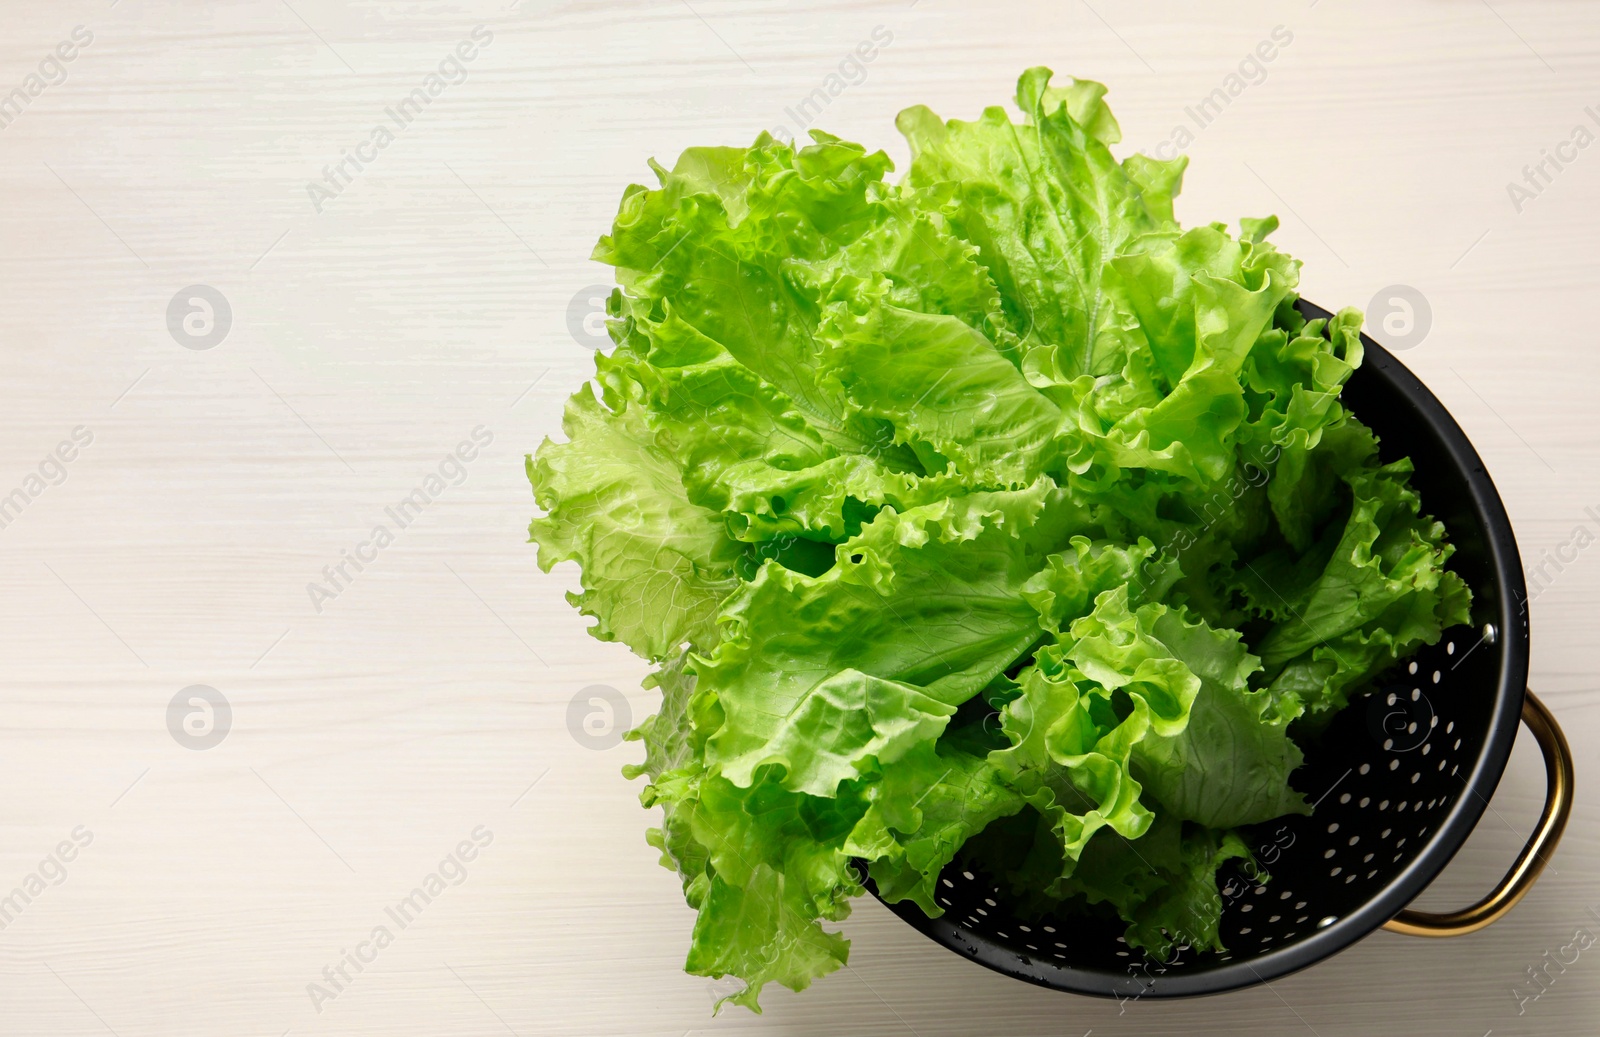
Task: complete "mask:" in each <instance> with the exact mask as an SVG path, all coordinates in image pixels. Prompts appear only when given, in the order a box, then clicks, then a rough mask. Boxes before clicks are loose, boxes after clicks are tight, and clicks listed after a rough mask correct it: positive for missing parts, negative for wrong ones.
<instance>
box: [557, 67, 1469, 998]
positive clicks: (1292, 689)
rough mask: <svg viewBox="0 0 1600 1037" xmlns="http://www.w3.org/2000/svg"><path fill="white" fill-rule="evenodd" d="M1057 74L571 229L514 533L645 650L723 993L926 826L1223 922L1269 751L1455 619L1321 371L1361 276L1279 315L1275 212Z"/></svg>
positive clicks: (1288, 759) (1192, 928)
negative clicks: (1214, 212)
mask: <svg viewBox="0 0 1600 1037" xmlns="http://www.w3.org/2000/svg"><path fill="white" fill-rule="evenodd" d="M1050 79H1051V77H1050V73H1049V72H1048V71H1047V70H1044V69H1032V70H1029V71H1028V72H1026V73H1024V74H1023V76H1022V78H1021V81H1020V82H1019V84H1018V90H1017V102H1018V105H1019V107H1020V108H1021V110H1022V115H1023V117H1022V119H1021V121H1020V122H1019V121H1013V119H1012V118H1011V117H1009V116H1008V115H1007V114H1006V113H1005V112H1004V111H1003V110H1001V109H999V108H990V109H986V110H985V111H984V112H983V114H982V115H981V117H980V118H979V119H977V120H976V121H973V122H962V121H949V122H946V121H942V120H940V119H939V118H938V117H936V116H935V115H933V113H931V112H929V111H928V110H927V109H926V108H920V107H919V108H912V109H909V110H907V111H906V112H903V113H902V114H901V116H900V118H899V122H898V125H899V127H900V129H901V131H902V132H903V133H904V134H905V136H906V137H907V139H908V140H909V141H910V144H911V153H912V158H911V164H910V168H909V170H908V171H907V172H906V174H905V176H904V177H903V178H902V179H900V180H899V182H897V183H890V182H888V181H886V180H885V175H886V174H887V173H888V172H889V170H890V168H891V166H890V162H889V160H888V158H887V157H886V156H885V155H884V154H883V153H881V152H874V153H868V152H867V151H866V149H865V148H862V147H861V146H859V145H856V144H852V143H849V142H846V141H842V140H839V139H838V138H836V137H832V136H829V135H828V134H825V133H822V132H820V131H814V132H813V133H812V138H813V143H812V144H810V145H808V146H806V147H802V148H799V149H798V150H797V149H794V148H792V147H790V146H788V145H786V144H783V143H780V142H778V141H776V140H773V139H772V138H771V137H769V136H767V135H765V134H763V135H762V136H761V137H759V138H757V139H756V141H755V143H754V144H752V145H751V146H750V147H748V148H693V149H690V150H689V151H686V152H685V153H684V154H683V156H682V157H681V158H680V159H679V160H678V162H677V164H676V165H675V166H674V167H673V168H672V169H670V170H668V169H664V168H662V167H659V166H656V167H655V172H656V175H657V178H658V180H659V185H658V186H656V187H654V188H646V187H641V186H634V187H630V188H629V189H628V190H627V191H626V192H625V193H624V195H623V199H622V204H621V207H620V209H619V212H618V214H617V217H616V221H615V223H614V225H613V227H612V230H611V233H610V234H608V235H606V236H605V237H603V238H602V239H601V240H600V243H599V245H598V246H597V248H596V250H595V258H596V259H598V260H600V261H602V262H606V263H609V264H611V265H612V266H614V267H615V268H616V271H617V282H618V285H619V290H618V291H616V292H615V293H613V295H612V296H611V299H610V302H609V304H608V312H609V315H610V317H611V320H610V324H609V327H610V331H611V337H612V339H613V340H614V342H615V344H616V348H615V349H614V350H612V351H611V352H609V353H606V354H601V355H598V356H597V357H596V375H595V379H594V383H593V385H590V386H584V387H583V388H581V389H579V391H578V392H577V393H576V394H575V395H574V396H573V397H572V399H571V401H570V402H569V403H568V405H567V411H566V418H565V422H564V430H565V432H566V437H567V438H566V441H565V442H560V443H557V442H551V441H548V440H547V441H546V442H545V443H544V444H543V445H541V446H540V447H539V449H538V452H537V453H536V454H535V455H533V456H531V457H530V458H529V459H528V475H529V478H530V480H531V482H532V484H533V488H534V495H535V500H536V502H537V503H538V505H539V507H540V509H541V510H542V514H541V515H540V516H539V517H537V518H535V519H534V520H533V523H532V525H531V526H530V536H531V540H532V541H533V542H535V543H537V544H538V548H539V556H538V558H539V564H540V565H541V567H543V568H544V569H545V570H546V571H548V570H549V569H551V567H553V566H554V565H556V564H557V563H560V562H566V561H572V562H576V563H578V567H579V570H580V573H581V581H582V590H581V593H578V594H574V595H570V598H571V600H572V603H573V604H574V605H576V606H577V607H578V608H579V609H581V610H582V611H583V612H584V613H585V614H586V615H590V616H593V617H594V618H595V619H596V624H595V625H594V626H593V627H591V628H590V630H591V632H592V633H593V634H594V635H595V636H596V637H598V638H600V639H601V640H616V641H621V642H622V643H623V644H625V645H627V646H628V647H629V648H630V649H632V650H633V651H634V652H636V653H638V654H639V655H641V656H643V657H644V658H645V659H647V660H649V661H650V662H651V663H653V664H654V665H655V666H656V667H657V669H656V672H655V674H654V675H653V676H652V677H651V679H650V681H649V682H648V683H649V684H651V685H652V686H654V687H657V688H659V689H660V691H661V708H660V710H659V712H658V713H657V714H656V715H654V716H652V717H651V718H650V719H649V720H647V721H645V722H644V723H643V724H642V725H640V726H639V728H638V729H636V730H635V731H633V732H631V733H630V736H629V737H630V738H632V739H634V740H636V741H639V742H642V743H643V746H644V750H645V755H644V760H643V762H642V763H640V764H638V765H634V766H630V767H628V768H626V769H625V773H627V774H628V775H629V776H631V777H641V776H642V777H644V778H646V779H647V785H646V787H645V789H644V792H643V793H642V800H643V802H644V804H645V805H646V806H650V807H660V808H661V811H662V815H661V816H662V821H661V826H660V827H659V828H656V829H652V830H651V833H650V836H649V840H650V843H651V844H652V845H653V846H655V847H656V848H657V849H658V850H659V851H660V852H661V859H662V863H663V864H664V865H666V866H667V867H669V868H671V869H673V870H674V871H675V872H677V873H678V875H679V876H680V878H681V880H682V883H683V890H684V896H685V898H686V899H687V900H688V902H689V905H690V906H691V907H692V908H693V909H694V910H695V911H696V912H697V921H696V923H695V926H694V933H693V937H692V940H691V947H690V952H689V956H688V961H687V968H688V970H689V971H690V972H692V973H695V974H698V975H705V976H714V977H722V976H730V975H731V976H735V977H738V978H739V979H742V980H743V981H744V983H745V986H744V988H743V990H741V991H740V992H738V993H736V994H734V995H732V996H731V998H730V1000H732V1001H734V1002H736V1003H738V1004H742V1005H745V1006H747V1007H749V1008H751V1009H754V1010H757V1011H759V1005H758V997H759V995H760V992H761V989H762V987H763V986H764V985H765V984H767V983H778V984H781V985H784V986H787V987H789V988H790V989H793V990H800V989H803V988H804V987H805V986H807V985H808V984H809V983H810V982H811V981H812V980H814V979H816V978H817V977H820V976H823V975H825V974H827V973H828V972H830V971H832V970H834V969H837V968H838V967H839V966H841V965H842V964H844V962H845V960H846V957H847V954H848V950H849V944H848V941H847V940H845V938H844V937H843V936H842V935H841V934H840V933H839V932H838V931H837V929H836V924H837V923H838V922H840V921H842V920H843V919H844V918H845V917H846V916H847V915H848V913H849V910H850V903H851V900H852V898H854V897H855V896H857V895H859V894H860V893H861V892H863V889H864V886H863V882H864V879H865V878H867V877H870V879H871V881H872V882H873V884H874V886H875V888H876V890H877V891H878V893H879V894H880V895H881V896H883V897H884V898H885V899H887V900H890V901H900V900H909V901H912V902H914V903H916V904H917V905H919V906H920V907H921V909H922V910H923V911H925V912H927V913H928V914H929V915H937V914H939V913H940V911H941V908H940V905H939V904H938V902H937V900H936V898H935V887H936V884H937V881H938V877H939V874H940V872H941V870H942V869H943V868H945V867H946V866H947V865H949V864H950V863H951V862H952V861H955V860H958V859H961V860H965V861H970V862H971V863H972V864H973V865H974V866H979V867H983V868H985V869H986V870H987V871H988V872H989V873H990V874H992V875H994V876H995V877H996V878H997V879H999V880H1000V881H1003V882H1005V883H1007V884H1008V885H1009V886H1010V888H1011V889H1012V891H1013V892H1014V893H1015V895H1016V896H1017V897H1018V898H1020V899H1021V901H1022V902H1023V903H1024V904H1026V905H1029V907H1030V909H1032V910H1036V911H1040V912H1049V913H1052V914H1055V915H1057V916H1058V917H1064V918H1070V917H1071V915H1072V913H1073V912H1084V911H1098V912H1105V911H1111V912H1115V913H1116V914H1118V915H1120V917H1121V918H1122V919H1123V920H1124V922H1125V923H1126V924H1127V927H1128V928H1127V936H1126V939H1127V941H1128V942H1129V944H1131V945H1132V946H1135V947H1140V948H1143V949H1145V950H1146V951H1147V952H1149V953H1152V954H1164V953H1166V952H1167V950H1168V949H1169V948H1170V946H1171V944H1172V943H1173V942H1174V941H1177V940H1180V939H1181V940H1182V941H1184V942H1187V943H1189V944H1192V945H1194V946H1195V947H1197V948H1200V949H1202V950H1204V949H1214V950H1221V949H1222V944H1221V940H1220V937H1219V935H1218V919H1219V917H1220V910H1221V901H1220V898H1219V897H1218V895H1217V888H1216V885H1217V871H1218V868H1219V867H1221V866H1222V865H1223V863H1224V862H1225V861H1227V860H1229V859H1232V858H1248V857H1249V856H1250V851H1249V849H1248V847H1247V845H1246V844H1245V842H1244V841H1243V839H1242V837H1241V834H1240V831H1239V829H1240V828H1241V826H1245V825H1251V824H1256V823H1259V822H1263V821H1267V820H1269V819H1272V818H1275V817H1280V816H1283V815H1285V814H1291V813H1306V812H1308V811H1309V809H1310V807H1309V805H1308V804H1307V802H1306V800H1305V798H1304V797H1303V796H1302V795H1301V794H1300V791H1299V790H1297V789H1296V788H1295V787H1294V772H1295V770H1296V768H1297V767H1298V766H1299V765H1300V763H1301V760H1302V756H1301V745H1302V744H1304V742H1305V740H1306V739H1308V738H1312V737H1315V736H1316V734H1317V732H1318V731H1319V730H1320V727H1321V726H1322V725H1324V724H1325V723H1326V721H1327V719H1328V717H1330V716H1331V715H1332V714H1333V712H1335V711H1337V710H1338V709H1340V708H1341V707H1343V706H1344V705H1345V703H1346V702H1347V701H1348V700H1349V697H1350V696H1351V694H1352V693H1353V692H1355V691H1358V690H1359V689H1361V688H1362V687H1363V686H1365V685H1368V684H1370V683H1371V682H1372V681H1373V680H1374V678H1375V677H1376V676H1377V675H1378V674H1379V673H1380V672H1381V671H1382V670H1384V669H1385V668H1387V667H1389V666H1391V665H1392V664H1394V663H1395V662H1397V661H1399V660H1401V659H1404V658H1405V657H1406V656H1407V655H1408V654H1409V653H1411V652H1413V651H1414V650H1415V649H1416V648H1418V647H1419V646H1420V645H1423V644H1431V643H1433V642H1435V641H1437V640H1438V639H1439V637H1440V636H1441V633H1442V631H1443V630H1444V629H1445V628H1446V627H1449V626H1451V625H1453V624H1457V623H1462V622H1465V621H1466V619H1467V615H1468V606H1469V602H1470V595H1469V594H1468V591H1467V589H1466V587H1465V585H1464V584H1463V583H1462V581H1461V579H1460V578H1459V577H1458V576H1457V575H1456V574H1455V573H1453V572H1451V571H1450V570H1449V569H1447V568H1446V563H1447V562H1448V560H1449V558H1450V554H1451V550H1452V549H1451V547H1450V545H1449V544H1448V543H1447V542H1446V540H1445V533H1444V529H1443V528H1442V526H1441V525H1440V524H1439V523H1438V522H1435V521H1434V520H1433V519H1431V518H1430V517H1428V516H1427V515H1426V514H1425V513H1424V512H1423V510H1422V505H1421V501H1420V500H1419V499H1418V496H1417V494H1416V492H1415V491H1414V490H1413V489H1411V487H1410V485H1409V475H1410V471H1411V467H1410V462H1409V461H1408V460H1406V459H1403V458H1402V459H1399V460H1391V461H1388V462H1387V463H1384V462H1383V461H1381V460H1380V458H1379V451H1378V442H1377V439H1376V437H1375V436H1374V435H1373V434H1372V432H1371V431H1370V430H1369V429H1367V428H1366V427H1365V426H1364V425H1362V424H1361V422H1360V421H1359V420H1358V419H1357V418H1356V417H1355V416H1354V415H1352V414H1350V413H1349V412H1348V411H1347V410H1345V408H1344V406H1343V405H1342V404H1341V402H1340V389H1341V387H1342V386H1343V384H1344V382H1345V380H1346V379H1347V378H1348V377H1349V376H1350V373H1351V372H1352V371H1353V370H1354V369H1355V368H1356V367H1357V366H1359V364H1360V363H1361V342H1360V316H1359V314H1358V313H1357V312H1356V311H1354V310H1345V311H1343V312H1341V313H1340V314H1338V315H1337V316H1335V317H1333V318H1332V319H1330V320H1311V321H1308V320H1305V319H1303V318H1302V316H1301V315H1300V313H1299V311H1298V310H1297V309H1296V308H1295V305H1294V304H1295V302H1296V300H1297V295H1296V287H1297V285H1298V280H1299V264H1298V263H1297V262H1296V261H1295V260H1293V259H1292V258H1290V257H1288V256H1286V255H1284V254H1283V253H1281V252H1279V251H1278V250H1277V249H1276V248H1274V247H1273V246H1272V245H1271V244H1269V243H1268V242H1267V240H1266V238H1267V236H1268V234H1270V232H1271V231H1272V230H1273V229H1274V228H1275V226H1276V220H1275V219H1272V218H1270V217H1269V218H1266V219H1246V220H1243V221H1241V223H1240V226H1239V229H1238V231H1237V232H1236V233H1231V232H1230V231H1229V230H1228V228H1227V227H1225V226H1224V225H1222V224H1211V225H1208V226H1203V227H1195V228H1191V229H1187V230H1186V229H1184V228H1182V227H1180V226H1179V225H1178V224H1177V222H1176V220H1175V219H1174V217H1173V198H1174V196H1175V195H1176V193H1177V191H1178V188H1179V184H1180V181H1181V178H1182V173H1183V168H1184V161H1185V160H1184V159H1181V158H1180V159H1177V160H1173V161H1170V162H1160V161H1156V160H1153V159H1149V158H1146V157H1144V156H1141V155H1133V156H1130V157H1129V158H1127V159H1124V160H1121V161H1118V160H1117V159H1116V158H1115V157H1114V156H1113V155H1112V153H1111V150H1110V148H1111V146H1112V145H1114V144H1116V143H1117V142H1118V139H1119V131H1118V128H1117V123H1116V120H1115V119H1114V118H1113V117H1112V115H1111V112H1110V110H1109V109H1108V108H1107V107H1106V105H1105V101H1104V95H1105V88H1104V87H1102V86H1100V85H1099V84H1096V83H1090V82H1084V81H1074V82H1071V83H1069V84H1068V85H1066V86H1064V87H1057V86H1053V85H1051V81H1050ZM861 866H864V868H865V874H863V873H862V871H860V870H859V869H860V867H861ZM1068 924H1070V923H1068Z"/></svg>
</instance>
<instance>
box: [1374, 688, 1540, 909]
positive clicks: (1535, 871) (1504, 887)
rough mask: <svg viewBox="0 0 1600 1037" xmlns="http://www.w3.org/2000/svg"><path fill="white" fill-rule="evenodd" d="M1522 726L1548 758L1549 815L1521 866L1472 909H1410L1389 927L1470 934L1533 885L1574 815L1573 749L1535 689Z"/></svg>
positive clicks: (1527, 699) (1520, 857)
mask: <svg viewBox="0 0 1600 1037" xmlns="http://www.w3.org/2000/svg"><path fill="white" fill-rule="evenodd" d="M1522 722H1523V723H1524V724H1527V725H1528V730H1529V731H1531V732H1533V737H1534V738H1536V739H1538V741H1539V750H1540V752H1542V753H1543V754H1544V773H1545V797H1544V816H1542V817H1540V818H1539V827H1537V828H1535V829H1534V830H1533V834H1532V835H1531V836H1529V837H1528V844H1527V845H1526V846H1524V847H1523V848H1522V853H1521V854H1519V855H1518V856H1517V862H1516V863H1515V864H1513V865H1512V866H1511V870H1510V871H1509V872H1507V873H1506V877H1505V878H1503V879H1501V880H1500V885H1499V886H1497V887H1495V890H1494V892H1493V893H1490V894H1489V895H1488V896H1486V897H1484V898H1483V899H1482V900H1480V901H1478V902H1477V903H1476V904H1473V905H1472V906H1471V907H1469V908H1464V909H1463V910H1460V911H1450V912H1447V913H1445V914H1431V913H1429V912H1427V911H1412V910H1411V909H1409V908H1407V909H1406V910H1404V911H1401V912H1400V913H1399V914H1398V915H1395V916H1394V918H1392V919H1390V920H1389V921H1387V922H1385V923H1384V925H1383V927H1384V928H1385V929H1387V930H1389V931H1390V932H1392V933H1405V934H1406V935H1407V936H1465V935H1466V934H1467V933H1475V932H1477V931H1478V930H1479V929H1482V928H1483V927H1484V926H1486V925H1489V924H1490V923H1491V922H1495V921H1498V920H1499V919H1500V918H1501V916H1503V915H1504V914H1505V913H1506V912H1507V911H1510V910H1511V909H1512V908H1513V907H1515V906H1516V904H1517V901H1519V900H1521V899H1522V897H1523V895H1524V894H1525V893H1527V892H1528V890H1529V889H1531V888H1532V887H1533V881H1534V880H1535V879H1537V878H1538V877H1539V873H1540V872H1541V871H1543V870H1544V866H1545V864H1546V862H1547V861H1548V860H1549V856H1550V854H1551V853H1552V852H1554V851H1555V848H1556V843H1558V842H1560V841H1561V833H1562V831H1563V830H1564V829H1565V828H1566V827H1567V818H1568V817H1569V816H1570V815H1571V814H1572V749H1571V748H1570V747H1569V746H1568V745H1567V738H1566V736H1565V735H1563V734H1562V733H1561V728H1560V726H1559V725H1558V724H1556V721H1555V717H1553V716H1551V715H1550V711H1549V710H1548V709H1546V708H1545V706H1544V703H1543V702H1540V701H1539V700H1538V698H1536V697H1535V696H1534V694H1533V692H1531V691H1529V692H1528V693H1527V695H1526V697H1524V698H1523V700H1522Z"/></svg>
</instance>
